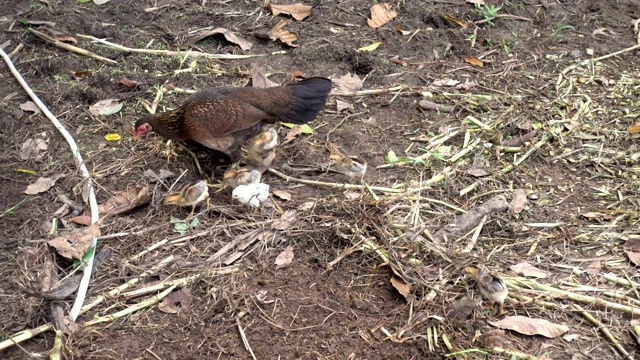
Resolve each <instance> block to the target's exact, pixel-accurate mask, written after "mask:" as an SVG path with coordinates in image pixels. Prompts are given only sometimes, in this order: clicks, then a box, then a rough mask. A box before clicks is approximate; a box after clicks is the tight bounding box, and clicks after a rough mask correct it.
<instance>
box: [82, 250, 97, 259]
mask: <svg viewBox="0 0 640 360" xmlns="http://www.w3.org/2000/svg"><path fill="white" fill-rule="evenodd" d="M94 252H96V248H95V247H91V248H89V251H87V253H86V254H84V256H83V257H82V261H83V262H87V261H89V259H90V258H91V257H92V256H93V253H94Z"/></svg>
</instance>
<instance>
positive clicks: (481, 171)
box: [467, 167, 491, 177]
mask: <svg viewBox="0 0 640 360" xmlns="http://www.w3.org/2000/svg"><path fill="white" fill-rule="evenodd" d="M467 174H469V175H471V176H473V177H483V176H487V175H491V173H490V172H489V171H488V170H487V169H485V168H483V167H472V168H471V169H469V170H467Z"/></svg>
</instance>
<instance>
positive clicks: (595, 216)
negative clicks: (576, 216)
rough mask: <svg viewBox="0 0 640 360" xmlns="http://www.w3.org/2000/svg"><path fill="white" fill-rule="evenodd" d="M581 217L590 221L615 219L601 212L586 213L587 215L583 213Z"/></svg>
mask: <svg viewBox="0 0 640 360" xmlns="http://www.w3.org/2000/svg"><path fill="white" fill-rule="evenodd" d="M580 216H582V217H585V218H587V219H589V220H611V219H613V216H611V215H608V214H603V213H601V212H597V211H590V212H586V213H582V214H580Z"/></svg>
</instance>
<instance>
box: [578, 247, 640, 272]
mask: <svg viewBox="0 0 640 360" xmlns="http://www.w3.org/2000/svg"><path fill="white" fill-rule="evenodd" d="M627 255H628V254H627ZM638 259H640V252H639V253H638ZM636 265H640V263H636ZM601 271H602V261H600V260H596V261H593V262H591V263H590V264H589V266H587V268H586V269H584V272H586V273H587V274H597V273H599V272H601Z"/></svg>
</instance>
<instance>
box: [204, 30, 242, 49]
mask: <svg viewBox="0 0 640 360" xmlns="http://www.w3.org/2000/svg"><path fill="white" fill-rule="evenodd" d="M218 34H221V35H222V36H224V38H225V39H227V41H229V42H232V43H234V44H236V45H238V46H240V49H242V50H244V51H247V50H251V48H252V47H253V43H252V42H251V41H249V40H247V39H245V38H243V37H241V36H238V35H236V34H235V33H234V32H233V31H231V30H228V29H225V28H217V29H213V30H203V31H201V32H199V33H196V34H195V35H194V38H193V43H194V44H195V43H197V42H198V41H200V40H202V39H204V38H208V37H209V36H213V35H218Z"/></svg>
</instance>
